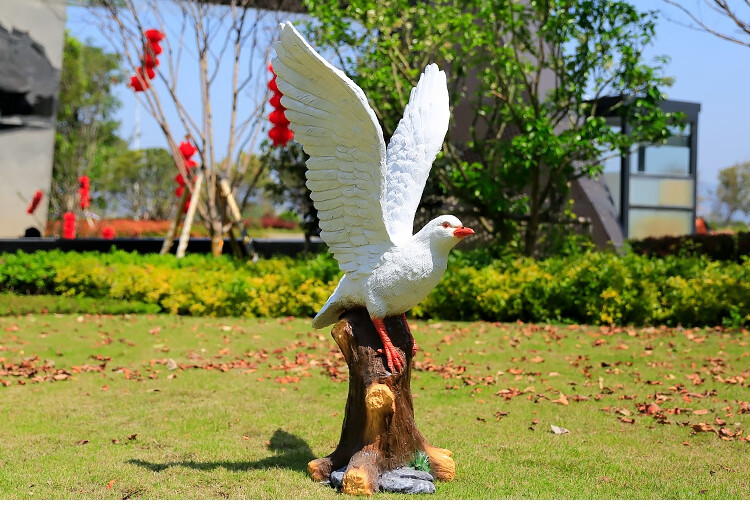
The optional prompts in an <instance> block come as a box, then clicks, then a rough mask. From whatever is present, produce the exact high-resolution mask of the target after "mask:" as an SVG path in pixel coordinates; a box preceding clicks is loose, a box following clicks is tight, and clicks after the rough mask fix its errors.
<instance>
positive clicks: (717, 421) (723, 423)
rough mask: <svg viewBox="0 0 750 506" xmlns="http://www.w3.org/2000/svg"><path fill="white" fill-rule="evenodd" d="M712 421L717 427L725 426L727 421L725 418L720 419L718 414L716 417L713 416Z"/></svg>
mask: <svg viewBox="0 0 750 506" xmlns="http://www.w3.org/2000/svg"><path fill="white" fill-rule="evenodd" d="M714 423H715V424H716V425H718V426H719V427H723V426H725V425H726V424H727V422H726V421H725V420H722V419H721V418H719V417H718V416H717V417H716V418H714Z"/></svg>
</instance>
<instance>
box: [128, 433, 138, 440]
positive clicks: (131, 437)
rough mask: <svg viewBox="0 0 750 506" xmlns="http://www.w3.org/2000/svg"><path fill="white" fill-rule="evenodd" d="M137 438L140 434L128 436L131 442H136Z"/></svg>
mask: <svg viewBox="0 0 750 506" xmlns="http://www.w3.org/2000/svg"><path fill="white" fill-rule="evenodd" d="M137 437H138V434H131V435H129V436H128V440H129V441H135V438H137Z"/></svg>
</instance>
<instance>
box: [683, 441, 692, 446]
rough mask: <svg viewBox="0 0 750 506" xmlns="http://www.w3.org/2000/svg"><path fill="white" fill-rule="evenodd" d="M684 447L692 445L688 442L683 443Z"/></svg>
mask: <svg viewBox="0 0 750 506" xmlns="http://www.w3.org/2000/svg"><path fill="white" fill-rule="evenodd" d="M682 446H690V443H688V442H687V441H683V442H682Z"/></svg>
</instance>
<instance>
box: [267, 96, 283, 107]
mask: <svg viewBox="0 0 750 506" xmlns="http://www.w3.org/2000/svg"><path fill="white" fill-rule="evenodd" d="M281 97H283V95H282V94H281V93H274V94H273V96H272V97H271V100H269V101H268V102H269V103H270V104H271V106H273V108H274V109H281V108H282V107H284V106H283V105H281Z"/></svg>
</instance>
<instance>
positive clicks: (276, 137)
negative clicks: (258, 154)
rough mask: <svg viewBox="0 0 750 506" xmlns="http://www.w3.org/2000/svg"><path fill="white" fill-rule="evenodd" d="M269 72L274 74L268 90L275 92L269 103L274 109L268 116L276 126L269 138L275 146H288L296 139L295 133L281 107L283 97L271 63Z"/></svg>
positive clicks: (270, 132)
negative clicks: (290, 128)
mask: <svg viewBox="0 0 750 506" xmlns="http://www.w3.org/2000/svg"><path fill="white" fill-rule="evenodd" d="M268 70H269V72H271V73H273V74H274V76H273V78H272V79H271V80H270V81H268V89H269V90H271V91H272V92H273V96H271V99H270V100H269V103H270V104H271V106H272V107H273V108H274V110H273V111H272V112H271V114H269V115H268V119H269V121H270V122H271V123H272V124H273V125H274V127H273V128H271V130H269V131H268V137H270V138H271V140H272V141H273V145H274V146H286V145H287V143H288V142H289V141H291V140H292V139H293V138H294V132H292V131H291V130H289V128H288V127H289V120H288V119H287V117H286V115H285V114H284V111H285V110H286V108H284V106H283V105H281V97H282V96H283V95H282V93H281V92H280V91H279V87H278V86H277V84H276V74H275V73H274V72H273V66H272V65H271V64H270V63H269V64H268Z"/></svg>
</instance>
